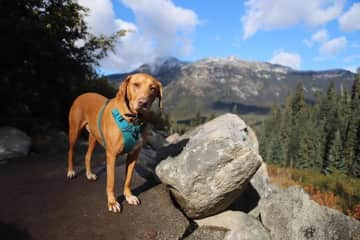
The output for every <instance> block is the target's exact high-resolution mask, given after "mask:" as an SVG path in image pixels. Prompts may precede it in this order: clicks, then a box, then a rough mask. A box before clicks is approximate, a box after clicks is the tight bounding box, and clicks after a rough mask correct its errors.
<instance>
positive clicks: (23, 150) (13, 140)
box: [0, 126, 31, 161]
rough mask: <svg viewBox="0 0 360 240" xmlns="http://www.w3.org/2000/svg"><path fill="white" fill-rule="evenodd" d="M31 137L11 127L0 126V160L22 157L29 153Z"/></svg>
mask: <svg viewBox="0 0 360 240" xmlns="http://www.w3.org/2000/svg"><path fill="white" fill-rule="evenodd" d="M30 146H31V138H30V137H29V136H28V135H27V134H26V133H24V132H22V131H20V130H19V129H17V128H13V127H8V126H5V127H0V161H3V160H6V159H9V158H16V157H24V156H26V155H27V154H28V153H29V150H30Z"/></svg>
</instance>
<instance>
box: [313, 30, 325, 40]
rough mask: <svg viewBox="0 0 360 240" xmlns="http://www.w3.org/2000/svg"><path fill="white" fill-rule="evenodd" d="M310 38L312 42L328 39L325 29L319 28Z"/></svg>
mask: <svg viewBox="0 0 360 240" xmlns="http://www.w3.org/2000/svg"><path fill="white" fill-rule="evenodd" d="M311 40H312V41H314V42H320V43H321V42H325V41H327V40H328V32H327V31H326V29H321V30H319V31H317V32H316V33H314V34H313V35H312V36H311Z"/></svg>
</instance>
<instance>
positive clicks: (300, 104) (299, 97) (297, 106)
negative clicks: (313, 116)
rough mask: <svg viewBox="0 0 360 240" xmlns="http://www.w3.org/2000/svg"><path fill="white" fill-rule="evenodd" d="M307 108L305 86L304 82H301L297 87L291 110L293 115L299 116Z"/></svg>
mask: <svg viewBox="0 0 360 240" xmlns="http://www.w3.org/2000/svg"><path fill="white" fill-rule="evenodd" d="M305 106H306V103H305V96H304V86H303V83H302V82H299V83H298V84H297V86H296V90H295V95H294V97H293V98H292V100H291V110H292V113H293V115H297V114H298V113H299V112H300V111H301V110H303V109H304V108H305Z"/></svg>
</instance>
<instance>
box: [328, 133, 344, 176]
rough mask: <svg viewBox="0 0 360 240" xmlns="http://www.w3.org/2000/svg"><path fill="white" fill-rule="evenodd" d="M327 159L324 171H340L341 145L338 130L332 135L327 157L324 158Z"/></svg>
mask: <svg viewBox="0 0 360 240" xmlns="http://www.w3.org/2000/svg"><path fill="white" fill-rule="evenodd" d="M326 157H327V159H328V162H327V166H326V169H330V171H334V170H335V169H336V170H340V169H341V168H342V167H343V164H342V158H341V157H342V143H341V137H340V130H337V131H336V132H335V135H334V139H333V140H332V141H331V143H330V147H329V151H328V155H327V156H326Z"/></svg>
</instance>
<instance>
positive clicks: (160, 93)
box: [157, 81, 163, 110]
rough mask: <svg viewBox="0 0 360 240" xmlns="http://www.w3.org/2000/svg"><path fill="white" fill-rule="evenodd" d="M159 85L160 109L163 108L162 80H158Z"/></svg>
mask: <svg viewBox="0 0 360 240" xmlns="http://www.w3.org/2000/svg"><path fill="white" fill-rule="evenodd" d="M157 85H158V95H157V98H159V108H160V110H162V109H163V86H162V84H161V82H160V81H158V82H157Z"/></svg>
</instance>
